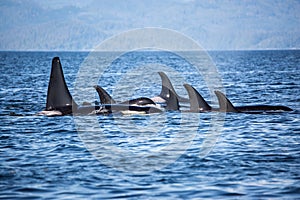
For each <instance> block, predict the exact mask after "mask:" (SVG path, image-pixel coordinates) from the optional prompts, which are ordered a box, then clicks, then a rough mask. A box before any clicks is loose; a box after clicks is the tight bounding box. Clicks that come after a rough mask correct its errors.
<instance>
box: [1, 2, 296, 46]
mask: <svg viewBox="0 0 300 200" xmlns="http://www.w3.org/2000/svg"><path fill="white" fill-rule="evenodd" d="M299 10H300V1H297V0H286V1H282V0H260V1H250V0H247V1H238V0H232V1H229V0H228V1H227V0H226V1H225V0H208V1H201V0H155V1H146V0H144V1H143V0H127V1H121V0H84V1H82V0H73V1H68V0H51V1H47V0H43V1H40V0H1V1H0V15H1V16H0V36H1V43H0V49H2V50H89V49H93V48H94V47H95V46H97V45H98V44H99V43H100V42H101V41H103V40H105V39H107V38H109V37H111V36H113V35H115V34H119V33H122V32H124V31H128V30H131V29H134V28H143V27H161V28H168V29H172V30H176V31H178V32H180V33H183V34H185V35H187V36H188V37H191V38H192V39H194V40H196V41H197V42H198V43H199V44H201V45H202V46H203V47H204V48H206V49H282V48H284V49H286V48H288V49H291V48H292V49H294V48H300V29H299V27H300V14H299V13H300V12H299Z"/></svg>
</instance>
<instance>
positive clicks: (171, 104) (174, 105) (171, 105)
mask: <svg viewBox="0 0 300 200" xmlns="http://www.w3.org/2000/svg"><path fill="white" fill-rule="evenodd" d="M169 94H170V96H169V98H168V99H167V100H166V104H167V106H166V110H168V111H174V110H179V103H178V98H177V96H176V95H175V94H174V93H173V92H172V91H171V90H169Z"/></svg>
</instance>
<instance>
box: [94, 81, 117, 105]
mask: <svg viewBox="0 0 300 200" xmlns="http://www.w3.org/2000/svg"><path fill="white" fill-rule="evenodd" d="M94 88H95V89H96V91H97V93H98V95H99V98H100V103H101V104H115V103H116V101H115V100H114V99H113V98H112V97H111V96H110V95H109V94H108V93H107V92H106V90H104V89H103V88H102V87H100V86H99V85H95V86H94Z"/></svg>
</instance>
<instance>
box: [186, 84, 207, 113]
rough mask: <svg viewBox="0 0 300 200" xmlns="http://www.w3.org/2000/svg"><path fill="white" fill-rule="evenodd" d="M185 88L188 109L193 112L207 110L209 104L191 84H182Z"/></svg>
mask: <svg viewBox="0 0 300 200" xmlns="http://www.w3.org/2000/svg"><path fill="white" fill-rule="evenodd" d="M183 86H184V87H185V89H186V90H187V92H188V94H189V98H190V110H191V111H193V112H199V111H209V110H211V106H210V105H208V103H207V102H206V101H205V100H204V99H203V97H202V96H201V95H200V94H199V92H198V91H197V90H196V89H195V88H194V87H193V86H191V85H189V84H184V85H183Z"/></svg>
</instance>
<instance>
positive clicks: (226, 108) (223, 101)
mask: <svg viewBox="0 0 300 200" xmlns="http://www.w3.org/2000/svg"><path fill="white" fill-rule="evenodd" d="M215 94H216V96H217V98H218V101H219V106H220V108H219V110H220V112H249V113H251V112H266V111H293V109H291V108H289V107H287V106H282V105H278V106H277V105H276V106H275V105H251V106H233V104H232V103H231V102H230V100H229V99H228V98H227V97H226V96H225V95H224V94H223V93H222V92H220V91H215Z"/></svg>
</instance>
